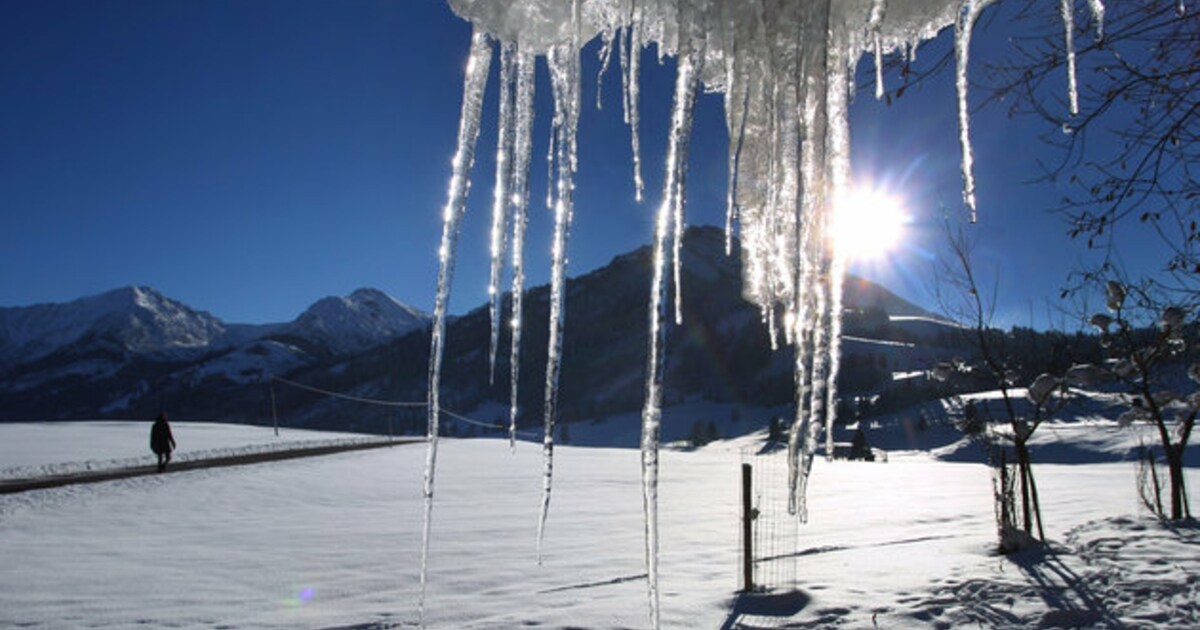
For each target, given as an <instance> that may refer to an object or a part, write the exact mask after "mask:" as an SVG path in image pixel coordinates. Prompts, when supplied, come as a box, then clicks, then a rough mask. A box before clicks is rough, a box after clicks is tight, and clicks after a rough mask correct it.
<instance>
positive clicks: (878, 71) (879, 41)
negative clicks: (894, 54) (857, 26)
mask: <svg viewBox="0 0 1200 630" xmlns="http://www.w3.org/2000/svg"><path fill="white" fill-rule="evenodd" d="M886 13H887V0H873V2H872V3H871V17H870V18H869V19H868V20H867V30H868V31H870V33H871V39H872V40H873V42H872V43H873V47H874V52H875V99H876V100H879V99H882V98H883V94H884V89H883V16H884V15H885V14H886Z"/></svg>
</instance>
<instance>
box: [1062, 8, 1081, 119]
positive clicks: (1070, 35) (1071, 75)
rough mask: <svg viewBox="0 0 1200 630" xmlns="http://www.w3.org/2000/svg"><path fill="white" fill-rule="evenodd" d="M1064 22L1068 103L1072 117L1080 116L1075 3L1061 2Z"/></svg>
mask: <svg viewBox="0 0 1200 630" xmlns="http://www.w3.org/2000/svg"><path fill="white" fill-rule="evenodd" d="M1059 12H1060V13H1061V14H1062V21H1063V47H1064V48H1065V49H1066V52H1067V101H1068V103H1069V108H1070V111H1071V115H1072V116H1075V115H1078V114H1079V87H1078V85H1076V82H1075V2H1074V0H1060V3H1059Z"/></svg>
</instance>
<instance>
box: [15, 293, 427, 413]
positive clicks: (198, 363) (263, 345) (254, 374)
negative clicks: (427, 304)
mask: <svg viewBox="0 0 1200 630" xmlns="http://www.w3.org/2000/svg"><path fill="white" fill-rule="evenodd" d="M428 322H429V317H428V315H426V314H424V313H422V312H421V311H419V310H417V309H414V308H412V307H410V306H407V305H405V304H403V303H401V302H399V301H397V300H395V299H394V298H392V297H390V296H388V295H386V294H384V293H382V292H380V291H378V290H374V289H359V290H357V291H355V292H354V293H352V294H351V295H349V296H347V297H328V298H324V299H322V300H319V301H318V302H317V303H315V304H313V305H312V306H311V307H310V308H309V309H307V310H306V311H305V312H304V313H302V314H301V315H300V316H299V317H297V318H296V319H295V320H293V321H291V322H287V323H281V324H264V325H250V324H226V323H224V322H222V321H221V320H220V319H218V318H216V317H215V316H213V315H211V314H209V313H206V312H203V311H197V310H195V309H192V308H190V307H188V306H187V305H185V304H183V303H181V302H178V301H176V300H172V299H170V298H167V297H165V296H163V295H162V294H161V293H159V292H157V291H155V290H154V289H151V288H148V287H126V288H122V289H116V290H113V291H109V292H106V293H103V294H100V295H96V296H92V297H87V298H82V299H79V300H75V301H72V302H69V303H65V304H39V305H34V306H28V307H17V308H0V419H16V418H29V417H34V418H42V417H48V418H54V417H70V416H85V417H96V416H106V415H113V414H117V415H119V414H121V413H124V412H127V411H131V410H135V409H138V401H139V400H140V401H142V403H141V404H143V405H151V403H150V402H149V401H150V400H151V399H152V400H153V404H159V402H160V401H162V400H165V399H166V397H167V396H168V395H169V394H170V392H171V391H173V390H176V389H179V388H181V387H182V388H185V389H187V390H195V391H197V392H198V393H204V392H209V393H212V392H211V391H210V390H213V389H214V388H215V389H217V390H222V389H226V388H229V387H233V388H238V387H244V386H247V385H250V384H253V383H260V382H261V381H262V380H263V379H264V378H267V377H269V376H270V375H272V374H281V373H286V372H290V371H293V370H295V369H298V368H301V367H303V366H306V365H313V364H318V363H321V362H326V361H329V360H331V359H332V358H335V357H340V356H345V355H348V354H353V353H355V352H361V351H363V350H365V349H367V348H371V347H374V346H378V345H380V344H384V343H387V342H388V341H390V340H392V339H395V338H397V337H400V336H403V335H405V334H407V333H410V332H412V331H414V330H418V329H421V328H424V327H426V326H427V325H428Z"/></svg>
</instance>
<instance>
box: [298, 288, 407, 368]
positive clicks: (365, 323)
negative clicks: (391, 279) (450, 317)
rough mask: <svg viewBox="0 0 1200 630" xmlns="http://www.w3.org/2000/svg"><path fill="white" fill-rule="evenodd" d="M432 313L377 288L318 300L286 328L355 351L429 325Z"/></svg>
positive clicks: (338, 349) (346, 351)
mask: <svg viewBox="0 0 1200 630" xmlns="http://www.w3.org/2000/svg"><path fill="white" fill-rule="evenodd" d="M428 323H429V315H428V314H426V313H424V312H422V311H419V310H417V309H415V308H413V307H411V306H409V305H407V304H404V303H403V302H400V301H398V300H396V299H395V298H393V297H392V296H390V295H388V294H386V293H384V292H382V291H379V290H376V289H358V290H357V291H355V292H353V293H351V294H350V295H348V296H346V297H327V298H323V299H321V300H319V301H317V302H316V303H315V304H313V305H312V306H310V307H308V310H306V311H304V313H302V314H301V315H300V317H297V318H296V320H295V321H293V322H292V323H290V324H288V325H287V326H285V327H284V328H283V331H282V332H284V333H285V334H291V335H296V336H299V337H302V338H306V339H310V340H313V341H318V342H320V343H322V344H324V345H325V346H326V347H327V348H329V349H330V350H331V351H333V352H334V353H335V354H352V353H355V352H362V351H363V350H367V349H369V348H372V347H375V346H378V345H380V344H382V343H384V342H386V341H388V340H389V339H393V338H396V337H400V336H402V335H404V334H405V333H408V332H409V331H412V330H415V329H417V328H421V327H424V326H426V325H427V324H428Z"/></svg>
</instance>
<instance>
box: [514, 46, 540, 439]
mask: <svg viewBox="0 0 1200 630" xmlns="http://www.w3.org/2000/svg"><path fill="white" fill-rule="evenodd" d="M535 67H536V59H535V58H534V56H533V55H532V54H530V53H528V52H526V51H524V50H522V49H521V47H520V45H518V47H517V89H516V110H517V112H516V118H517V121H516V122H517V125H516V133H515V137H514V139H513V160H514V162H513V169H512V194H513V199H512V205H513V221H512V224H513V226H512V229H513V235H512V265H513V277H512V350H511V353H510V357H511V359H510V361H509V364H510V365H509V368H510V372H511V377H512V394H511V402H510V405H509V413H508V443H509V448H511V449H513V450H515V449H516V444H517V411H518V409H517V400H518V397H517V385H518V382H519V380H520V378H519V377H520V374H521V318H522V300H523V297H524V293H525V228H526V227H527V226H528V215H527V211H528V209H529V162H530V158H531V157H532V152H533V115H534V110H533V93H534V86H535V82H534V74H533V72H534V69H535Z"/></svg>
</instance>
